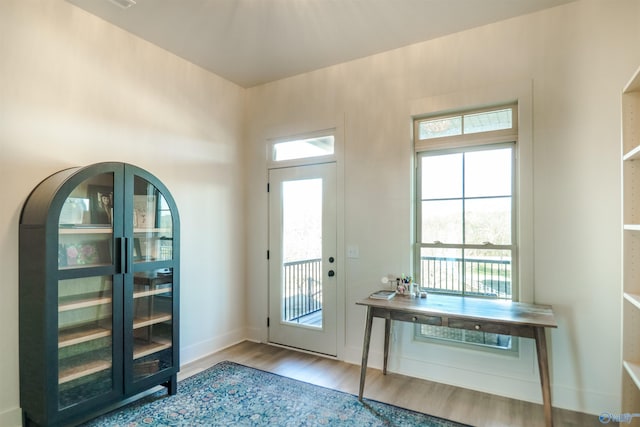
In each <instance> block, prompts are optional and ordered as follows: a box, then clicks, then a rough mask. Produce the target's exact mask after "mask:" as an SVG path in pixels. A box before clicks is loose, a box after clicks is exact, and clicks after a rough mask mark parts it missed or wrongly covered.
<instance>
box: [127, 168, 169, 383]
mask: <svg viewBox="0 0 640 427" xmlns="http://www.w3.org/2000/svg"><path fill="white" fill-rule="evenodd" d="M133 187H134V192H133V209H132V212H131V215H132V222H133V248H132V259H133V264H134V273H133V305H132V308H131V309H132V311H133V313H132V325H131V327H132V330H131V334H132V335H131V336H132V339H133V365H132V366H133V369H132V370H133V380H134V381H138V380H141V379H144V378H146V377H149V376H151V375H153V374H155V373H157V372H160V371H162V370H163V369H167V368H171V367H173V366H174V362H175V361H174V360H173V338H174V337H173V322H174V319H173V307H174V301H173V298H174V294H173V272H174V268H173V242H174V240H173V217H172V212H171V209H170V207H169V205H168V204H167V201H166V200H165V198H164V197H163V195H162V194H161V192H160V191H159V190H158V188H156V187H155V186H154V185H153V184H151V183H150V182H148V181H147V180H145V179H144V178H141V177H139V176H135V177H134V185H133Z"/></svg>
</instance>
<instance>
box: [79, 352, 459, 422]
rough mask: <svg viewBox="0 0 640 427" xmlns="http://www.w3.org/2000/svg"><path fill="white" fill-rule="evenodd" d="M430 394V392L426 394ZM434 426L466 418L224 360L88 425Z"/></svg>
mask: <svg viewBox="0 0 640 427" xmlns="http://www.w3.org/2000/svg"><path fill="white" fill-rule="evenodd" d="M425 398H427V396H425ZM318 425H334V426H357V427H363V426H434V427H461V426H464V425H463V424H459V423H455V422H452V421H448V420H444V419H442V418H437V417H433V416H430V415H426V414H421V413H419V412H414V411H410V410H408V409H403V408H400V407H397V406H393V405H387V404H385V403H380V402H377V401H374V400H368V399H364V403H361V402H359V401H358V397H357V396H354V395H352V394H348V393H343V392H340V391H336V390H331V389H328V388H325V387H320V386H317V385H313V384H309V383H305V382H301V381H297V380H294V379H291V378H286V377H282V376H280V375H277V374H273V373H270V372H265V371H261V370H259V369H254V368H249V367H247V366H243V365H239V364H236V363H233V362H221V363H218V364H217V365H215V366H213V367H211V368H209V369H207V370H206V371H204V372H201V373H199V374H196V375H194V376H192V377H189V378H186V379H184V380H182V381H180V382H179V383H178V393H177V394H176V395H175V396H167V394H166V392H164V391H161V392H158V393H156V394H153V395H151V396H148V397H146V398H144V399H141V400H139V401H137V402H135V403H132V404H130V405H128V406H125V407H124V408H121V409H119V410H117V411H114V412H111V413H109V414H106V415H103V416H101V417H99V418H96V419H94V420H92V421H90V422H89V423H86V424H84V426H87V427H88V426H122V427H134V426H154V427H160V426H190V427H191V426H278V427H280V426H291V427H293V426H295V427H298V426H318Z"/></svg>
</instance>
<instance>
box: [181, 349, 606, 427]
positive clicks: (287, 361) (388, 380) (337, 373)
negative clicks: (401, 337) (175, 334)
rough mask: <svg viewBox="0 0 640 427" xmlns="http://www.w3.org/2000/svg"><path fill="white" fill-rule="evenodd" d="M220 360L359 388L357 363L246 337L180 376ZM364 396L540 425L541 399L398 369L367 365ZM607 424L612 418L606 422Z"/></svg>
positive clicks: (466, 416)
mask: <svg viewBox="0 0 640 427" xmlns="http://www.w3.org/2000/svg"><path fill="white" fill-rule="evenodd" d="M223 360H229V361H233V362H236V363H240V364H243V365H246V366H251V367H254V368H258V369H262V370H265V371H269V372H274V373H276V374H280V375H282V376H286V377H290V378H295V379H298V380H301V381H305V382H309V383H312V384H317V385H320V386H324V387H328V388H332V389H336V390H341V391H344V392H347V393H351V394H355V395H357V394H358V386H359V382H360V366H359V365H352V364H349V363H345V362H340V361H336V360H333V359H329V358H326V357H322V356H316V355H312V354H307V353H302V352H298V351H293V350H289V349H285V348H281V347H276V346H271V345H267V344H258V343H253V342H249V341H245V342H242V343H240V344H237V345H234V346H232V347H230V348H228V349H225V350H222V351H220V352H218V353H215V354H213V355H211V356H208V357H205V358H203V359H200V360H198V361H195V362H192V363H190V364H188V365H187V366H183V367H182V371H181V372H180V374H179V375H178V378H179V379H182V378H186V377H188V376H191V375H194V374H196V373H198V372H201V371H203V370H204V369H207V368H209V367H210V366H212V365H215V364H216V363H218V362H221V361H223ZM364 397H365V398H369V399H374V400H378V401H381V402H386V403H391V404H393V405H397V406H401V407H404V408H408V409H412V410H414V411H419V412H424V413H427V414H431V415H435V416H438V417H442V418H447V419H450V420H454V421H458V422H461V423H466V424H470V425H473V426H478V427H480V426H505V427H519V426H522V427H525V426H526V427H535V426H544V414H543V410H542V405H538V404H534V403H528V402H523V401H519V400H514V399H508V398H505V397H500V396H495V395H491V394H486V393H480V392H476V391H472V390H466V389H462V388H457V387H453V386H448V385H445V384H439V383H434V382H430V381H425V380H421V379H417V378H412V377H407V376H404V375H398V374H387V375H382V371H380V370H378V369H371V368H370V369H368V370H367V381H366V385H365V391H364ZM553 417H554V425H555V426H559V427H564V426H580V427H588V426H602V424H601V423H600V421H599V420H598V417H597V416H596V415H587V414H581V413H577V412H571V411H567V410H563V409H556V408H554V410H553ZM609 425H611V424H609Z"/></svg>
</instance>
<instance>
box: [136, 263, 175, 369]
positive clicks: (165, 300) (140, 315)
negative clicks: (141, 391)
mask: <svg viewBox="0 0 640 427" xmlns="http://www.w3.org/2000/svg"><path fill="white" fill-rule="evenodd" d="M172 307H173V269H172V268H163V269H156V270H147V271H141V272H137V273H135V274H134V278H133V340H134V342H133V378H134V380H138V379H141V378H144V377H147V376H149V375H153V374H154V373H156V372H159V371H161V370H162V369H165V368H169V367H171V366H173V358H172V351H171V346H172V345H171V343H172V338H173V333H172V331H173V315H172V313H173V311H172Z"/></svg>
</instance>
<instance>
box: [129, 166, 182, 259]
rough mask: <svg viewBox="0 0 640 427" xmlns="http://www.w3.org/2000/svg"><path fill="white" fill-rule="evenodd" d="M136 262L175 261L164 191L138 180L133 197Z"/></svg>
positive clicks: (135, 183) (136, 180)
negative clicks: (173, 259) (161, 191)
mask: <svg viewBox="0 0 640 427" xmlns="http://www.w3.org/2000/svg"><path fill="white" fill-rule="evenodd" d="M132 215H133V219H132V220H133V232H134V239H133V248H132V249H133V260H134V262H145V261H162V260H170V259H172V258H173V221H172V216H171V210H170V209H169V205H168V204H167V201H166V200H165V198H164V197H163V196H162V194H161V193H160V191H158V189H157V188H156V187H155V186H154V185H152V184H151V183H149V182H148V181H147V180H145V179H143V178H140V177H138V176H136V177H135V180H134V195H133V210H132Z"/></svg>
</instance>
